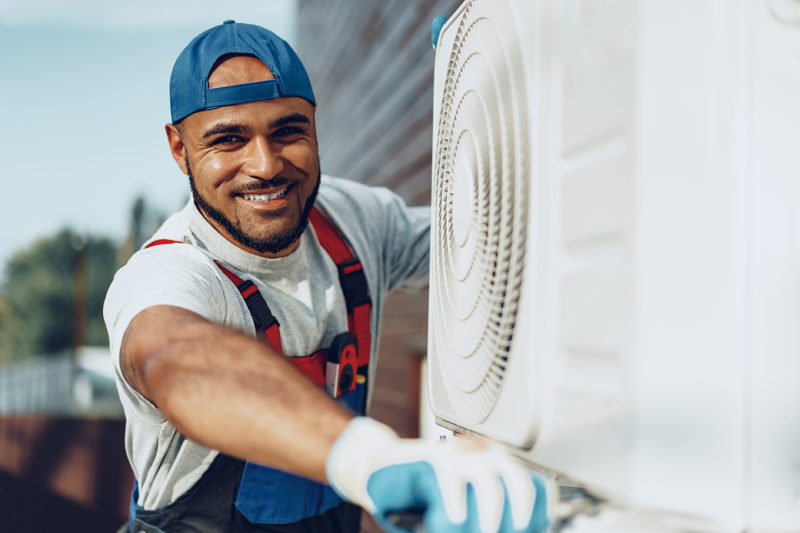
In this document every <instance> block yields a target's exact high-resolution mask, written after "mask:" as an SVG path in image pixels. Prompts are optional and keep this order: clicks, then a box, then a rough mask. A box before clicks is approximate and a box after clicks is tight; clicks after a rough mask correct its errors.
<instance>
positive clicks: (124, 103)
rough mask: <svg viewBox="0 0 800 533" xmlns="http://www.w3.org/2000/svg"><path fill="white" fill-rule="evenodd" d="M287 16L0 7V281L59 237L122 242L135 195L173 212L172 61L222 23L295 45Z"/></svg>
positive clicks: (63, 5)
mask: <svg viewBox="0 0 800 533" xmlns="http://www.w3.org/2000/svg"><path fill="white" fill-rule="evenodd" d="M295 12H296V6H295V0H236V2H219V1H208V0H141V1H134V2H125V3H122V2H120V3H117V2H108V1H105V0H69V1H60V0H0V178H1V183H2V194H1V195H0V216H2V224H1V225H0V272H1V270H2V266H3V265H5V263H6V261H7V260H8V259H9V258H10V256H11V255H12V254H13V253H14V251H16V250H18V249H19V248H21V247H25V246H27V245H28V244H30V243H32V242H33V241H35V240H36V239H37V238H40V237H45V236H49V235H52V234H53V233H55V232H56V231H58V229H60V228H62V227H64V226H69V227H71V228H73V229H74V230H76V231H79V232H84V233H90V234H93V235H106V236H109V237H112V238H114V239H117V240H121V239H123V238H124V237H125V236H126V234H127V230H128V224H129V218H130V215H129V213H130V207H131V204H132V202H133V200H134V198H135V197H136V196H138V195H143V196H144V197H145V198H146V200H147V202H148V204H149V205H152V206H153V207H154V208H156V209H158V210H161V211H163V212H165V213H171V212H174V211H175V210H177V209H179V208H180V207H181V206H182V205H183V203H184V202H185V201H186V199H187V198H188V182H187V179H186V177H185V176H184V175H183V174H182V173H181V172H180V171H179V170H178V168H177V166H176V165H175V163H174V161H173V160H172V157H171V156H170V153H169V149H168V146H167V142H166V136H165V133H164V124H166V123H167V122H169V121H170V111H169V75H170V72H171V70H172V64H173V63H174V61H175V58H177V56H178V54H179V53H180V51H181V50H182V49H183V48H184V47H185V46H186V44H188V42H189V41H190V40H191V39H192V38H193V37H194V36H195V35H197V34H198V33H200V32H201V31H203V30H205V29H207V28H209V27H211V26H214V25H216V24H219V23H221V22H222V21H223V20H226V19H234V20H236V21H238V22H252V23H256V24H260V25H263V26H266V27H268V28H270V29H272V30H273V31H275V32H276V33H278V34H279V35H281V36H283V37H284V38H285V39H287V40H288V41H289V42H290V43H292V44H294V35H295ZM0 279H2V274H1V273H0Z"/></svg>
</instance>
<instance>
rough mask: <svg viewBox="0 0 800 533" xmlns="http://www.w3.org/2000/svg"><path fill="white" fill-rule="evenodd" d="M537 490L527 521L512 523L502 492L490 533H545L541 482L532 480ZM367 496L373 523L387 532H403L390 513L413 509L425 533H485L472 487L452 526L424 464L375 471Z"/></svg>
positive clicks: (429, 468) (431, 472)
mask: <svg viewBox="0 0 800 533" xmlns="http://www.w3.org/2000/svg"><path fill="white" fill-rule="evenodd" d="M531 482H532V483H533V484H534V486H535V488H536V501H535V504H534V507H533V512H532V513H531V514H530V515H529V516H527V517H524V516H523V517H520V520H519V522H520V523H518V524H515V523H514V517H513V516H512V514H511V513H512V512H511V506H510V502H509V500H508V491H507V490H505V487H504V490H503V506H502V515H501V516H500V523H499V524H486V528H488V529H489V530H490V531H501V532H504V533H505V532H509V533H511V532H515V533H516V532H520V533H521V532H527V531H537V532H539V531H545V530H546V529H547V509H546V507H547V503H546V498H545V489H544V484H543V483H542V480H541V479H539V478H538V477H536V476H531ZM367 492H368V493H369V495H370V496H371V497H372V501H373V502H374V503H375V507H376V508H377V509H378V512H377V513H376V514H375V515H374V517H375V520H376V521H377V522H378V523H379V524H380V525H381V527H383V528H384V529H385V530H386V531H389V532H392V533H400V532H403V531H406V530H404V529H400V528H398V527H395V526H394V525H393V524H392V523H391V521H390V520H389V516H388V515H389V513H390V512H391V511H392V510H396V509H414V510H419V511H421V512H422V513H423V520H424V523H425V526H426V530H427V531H430V532H436V533H439V532H442V533H450V532H456V531H486V530H487V529H486V528H482V527H481V520H480V517H479V516H478V509H479V507H478V501H477V498H476V495H475V489H474V487H473V485H472V484H467V485H466V491H465V494H464V498H465V501H466V516H465V517H463V518H464V520H463V521H461V522H454V521H453V520H451V519H450V518H449V517H448V513H447V510H446V509H445V504H444V500H443V498H442V494H441V492H440V489H439V486H438V483H437V481H436V474H435V472H434V470H433V467H432V466H431V465H430V464H429V463H428V462H426V461H420V462H416V463H409V464H403V465H394V466H389V467H386V468H383V469H381V470H378V471H377V472H375V473H374V474H372V475H371V476H370V478H369V482H368V483H367Z"/></svg>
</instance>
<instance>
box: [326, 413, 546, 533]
mask: <svg viewBox="0 0 800 533" xmlns="http://www.w3.org/2000/svg"><path fill="white" fill-rule="evenodd" d="M327 474H328V480H329V481H330V484H331V486H333V488H334V489H335V490H336V492H338V493H339V494H340V495H341V496H342V497H344V498H346V499H347V500H350V501H351V502H354V503H356V504H358V505H360V506H361V507H363V508H364V509H366V510H367V511H369V512H370V513H372V515H373V516H374V517H375V519H376V521H378V523H379V524H380V525H381V526H382V527H384V528H385V529H386V530H387V531H401V530H400V529H398V528H396V527H394V526H393V525H392V524H390V523H389V522H388V520H387V516H388V514H389V513H390V512H392V511H395V512H396V511H404V510H406V511H408V510H421V511H423V512H424V522H425V526H426V529H427V531H435V532H437V533H438V532H451V531H453V532H455V531H481V532H483V533H496V532H503V533H505V532H512V531H513V532H517V531H526V532H543V531H545V530H546V529H547V510H546V507H547V505H546V495H545V490H544V484H543V482H542V480H541V479H540V478H538V477H537V476H534V475H533V474H532V473H531V472H529V471H528V470H526V469H525V468H523V467H522V466H521V465H520V464H519V463H517V462H516V461H514V460H513V459H512V458H511V457H510V456H509V455H508V454H506V453H504V452H503V451H501V450H499V449H497V448H494V447H488V448H487V447H479V446H478V445H476V444H475V443H472V442H469V441H467V440H466V439H454V441H452V442H447V443H430V442H424V441H421V440H418V439H400V438H399V437H398V436H397V435H396V434H395V433H394V431H392V430H391V429H390V428H389V427H388V426H385V425H384V424H381V423H380V422H377V421H375V420H372V419H370V418H366V417H360V418H356V419H354V420H353V421H352V422H350V424H349V425H348V426H347V427H346V428H345V430H344V432H343V433H342V435H341V436H340V437H339V440H337V441H336V444H335V445H334V447H333V450H332V451H331V454H330V456H329V457H328V462H327Z"/></svg>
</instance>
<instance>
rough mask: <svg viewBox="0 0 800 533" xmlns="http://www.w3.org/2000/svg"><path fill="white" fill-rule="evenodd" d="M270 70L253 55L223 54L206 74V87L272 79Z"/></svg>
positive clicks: (213, 87)
mask: <svg viewBox="0 0 800 533" xmlns="http://www.w3.org/2000/svg"><path fill="white" fill-rule="evenodd" d="M273 79H275V76H274V75H273V74H272V71H271V70H270V69H269V67H267V65H265V64H264V63H262V62H261V60H260V59H258V58H255V57H253V56H227V57H226V56H223V57H221V58H220V59H218V60H217V62H216V63H215V64H214V66H213V67H212V68H211V73H210V74H209V75H208V88H209V89H215V88H217V87H227V86H229V85H239V84H242V83H253V82H256V81H265V80H273Z"/></svg>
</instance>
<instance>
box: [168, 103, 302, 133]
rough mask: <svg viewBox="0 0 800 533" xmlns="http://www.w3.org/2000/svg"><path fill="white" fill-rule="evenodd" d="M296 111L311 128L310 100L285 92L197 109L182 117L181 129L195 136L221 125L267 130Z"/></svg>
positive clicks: (295, 113)
mask: <svg viewBox="0 0 800 533" xmlns="http://www.w3.org/2000/svg"><path fill="white" fill-rule="evenodd" d="M298 114H299V115H302V116H304V117H306V118H307V119H308V123H309V124H310V126H311V128H312V129H313V128H315V125H314V107H313V106H312V105H311V103H310V102H309V101H308V100H306V99H305V98H300V97H297V96H286V97H280V98H272V99H270V100H257V101H255V102H247V103H244V104H235V105H228V106H223V107H218V108H216V109H207V110H205V111H198V112H196V113H192V114H191V115H189V116H188V117H186V118H185V119H184V120H183V130H184V132H185V133H187V134H189V135H190V136H198V137H202V136H203V135H204V134H205V133H206V132H207V131H209V130H212V129H215V128H217V127H219V126H221V125H228V126H232V125H237V126H241V127H243V128H247V129H249V130H252V131H263V130H269V129H270V128H271V127H272V124H273V123H275V122H276V121H279V120H281V119H284V118H286V117H289V116H294V115H298Z"/></svg>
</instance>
